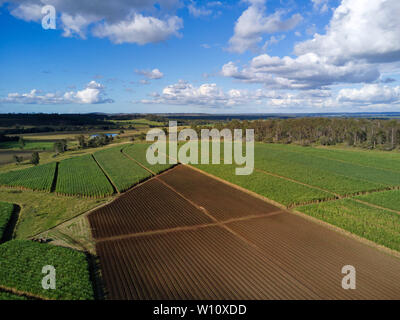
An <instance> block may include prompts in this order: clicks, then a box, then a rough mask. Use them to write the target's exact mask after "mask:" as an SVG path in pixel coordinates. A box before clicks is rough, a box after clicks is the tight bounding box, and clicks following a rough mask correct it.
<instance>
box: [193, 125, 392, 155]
mask: <svg viewBox="0 0 400 320" xmlns="http://www.w3.org/2000/svg"><path fill="white" fill-rule="evenodd" d="M213 127H214V128H216V129H219V130H221V129H223V128H228V129H254V134H255V139H256V141H261V142H269V143H296V144H301V145H305V146H307V145H311V144H321V145H335V144H339V143H346V144H347V145H349V146H356V147H361V148H366V149H381V150H388V151H390V150H393V149H396V148H400V120H379V119H355V118H296V119H269V120H255V121H246V120H245V121H238V120H232V121H230V122H226V123H223V122H219V123H215V124H214V126H213ZM192 128H193V129H195V130H196V131H197V132H198V133H200V130H201V129H202V128H207V127H203V126H198V125H196V124H193V125H192Z"/></svg>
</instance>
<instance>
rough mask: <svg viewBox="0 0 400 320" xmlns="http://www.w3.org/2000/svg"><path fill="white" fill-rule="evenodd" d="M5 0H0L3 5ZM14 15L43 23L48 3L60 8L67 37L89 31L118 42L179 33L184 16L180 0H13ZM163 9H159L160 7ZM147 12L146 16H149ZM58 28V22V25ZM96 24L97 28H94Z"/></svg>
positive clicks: (156, 39) (139, 41)
mask: <svg viewBox="0 0 400 320" xmlns="http://www.w3.org/2000/svg"><path fill="white" fill-rule="evenodd" d="M2 2H3V1H0V5H1V3H2ZM7 2H8V3H9V8H10V12H11V14H12V15H14V16H15V17H17V18H19V19H23V20H25V21H36V22H39V23H40V22H41V19H42V17H43V15H42V14H41V8H42V7H43V6H44V4H49V5H53V6H54V7H55V8H56V12H57V15H58V18H59V19H60V21H61V23H60V27H61V28H62V29H63V31H64V32H63V36H65V37H71V36H78V37H81V38H83V39H84V38H86V36H87V30H91V29H93V30H94V33H93V34H94V35H95V36H98V37H107V38H109V39H111V40H112V41H113V42H115V43H124V42H127V43H137V44H146V43H150V42H159V41H163V40H166V39H168V38H169V37H171V36H178V35H179V33H178V30H179V29H180V28H182V20H181V18H179V17H177V16H175V15H174V14H173V12H174V11H176V9H177V8H178V6H179V3H180V1H179V0H163V1H159V0H134V1H132V0H113V1H104V0H80V1H70V0H10V1H7ZM156 7H157V8H159V9H156ZM145 13H146V15H145ZM57 27H58V25H57ZM90 27H93V28H90Z"/></svg>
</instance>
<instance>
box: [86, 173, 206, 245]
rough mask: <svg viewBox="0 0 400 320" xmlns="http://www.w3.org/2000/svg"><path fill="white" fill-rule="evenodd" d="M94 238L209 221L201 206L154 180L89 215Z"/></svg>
mask: <svg viewBox="0 0 400 320" xmlns="http://www.w3.org/2000/svg"><path fill="white" fill-rule="evenodd" d="M89 221H90V223H91V226H92V233H93V237H94V238H96V239H102V238H109V237H117V236H121V235H126V234H131V233H142V232H148V231H154V230H160V229H161V230H162V229H168V228H178V227H184V226H192V225H198V224H205V223H210V222H211V220H210V219H209V218H208V217H207V216H205V215H204V214H203V213H202V212H201V211H200V210H199V209H197V208H196V207H194V206H193V205H192V204H190V203H189V202H187V201H186V200H185V199H183V198H182V197H179V196H177V195H176V194H175V193H174V192H173V191H172V190H171V189H170V188H168V187H167V186H165V185H164V184H163V183H161V182H160V181H158V180H155V179H152V180H150V181H148V182H146V183H144V184H142V185H140V186H138V187H136V188H134V189H132V190H130V191H128V192H127V193H125V194H124V195H123V196H121V197H119V198H118V199H117V200H115V201H114V202H113V203H111V204H110V205H107V206H105V207H102V208H100V209H99V210H96V211H94V212H92V213H91V214H90V215H89Z"/></svg>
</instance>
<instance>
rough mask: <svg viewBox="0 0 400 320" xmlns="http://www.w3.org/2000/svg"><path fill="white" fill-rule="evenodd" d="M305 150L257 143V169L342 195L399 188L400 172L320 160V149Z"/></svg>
mask: <svg viewBox="0 0 400 320" xmlns="http://www.w3.org/2000/svg"><path fill="white" fill-rule="evenodd" d="M302 149H304V152H301V149H296V151H293V147H292V146H286V145H267V144H257V145H256V149H255V154H256V159H255V167H256V168H258V169H262V170H265V171H268V172H272V173H274V174H278V175H281V176H284V177H288V178H292V179H295V180H298V181H300V182H303V183H306V184H309V185H312V186H317V187H320V188H324V189H326V190H328V191H331V192H335V193H339V194H341V195H347V194H353V193H357V192H361V191H373V190H380V189H384V188H387V187H390V186H398V185H400V172H392V171H389V170H385V169H379V168H371V167H366V166H363V165H359V164H354V163H348V162H344V161H339V160H332V159H328V158H324V157H318V156H317V155H316V154H318V149H315V148H304V147H303V148H302ZM314 150H317V151H315V153H314Z"/></svg>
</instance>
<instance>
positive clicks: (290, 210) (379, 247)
mask: <svg viewBox="0 0 400 320" xmlns="http://www.w3.org/2000/svg"><path fill="white" fill-rule="evenodd" d="M190 167H191V166H190ZM191 168H192V169H193V170H196V171H199V172H201V173H203V174H205V175H207V176H210V177H211V178H214V179H216V180H219V181H221V182H223V183H225V184H228V185H230V186H232V187H234V188H236V189H238V190H241V191H244V192H246V193H248V194H250V195H252V196H255V197H256V198H259V199H261V200H263V201H265V202H267V203H270V204H273V205H275V206H277V207H280V208H282V209H283V210H284V211H286V212H287V213H289V214H295V215H298V216H301V217H302V218H305V219H307V220H310V221H312V222H315V223H317V224H319V225H321V226H324V227H326V228H328V229H330V230H333V231H336V232H338V233H340V234H342V235H345V236H347V237H350V238H352V239H355V240H357V241H358V242H361V243H364V244H366V245H368V246H370V247H373V248H375V249H377V250H379V251H381V252H385V253H387V254H389V255H391V256H395V257H397V258H400V252H398V251H396V250H393V249H390V248H387V247H385V246H382V245H379V244H377V243H375V242H373V241H371V240H368V239H365V238H363V237H360V236H357V235H355V234H353V233H351V232H350V231H346V230H344V229H342V228H339V227H337V226H335V225H332V224H330V223H328V222H325V221H323V220H320V219H317V218H314V217H311V216H309V215H307V214H305V213H302V212H300V211H297V210H296V209H294V208H287V207H286V206H284V205H282V204H280V203H277V202H275V201H273V200H271V199H268V198H267V197H264V196H262V195H260V194H258V193H255V192H253V191H251V190H247V189H245V188H242V187H240V186H237V185H235V184H233V183H231V182H229V181H226V180H223V179H221V178H219V177H215V176H213V175H212V174H210V173H208V172H203V171H202V170H200V169H198V168H196V167H191ZM336 200H339V199H336ZM336 200H331V201H336Z"/></svg>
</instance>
